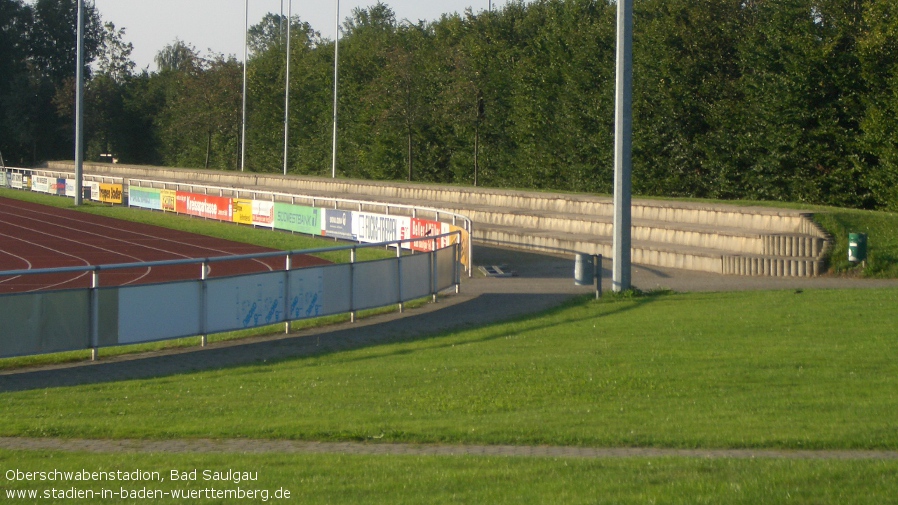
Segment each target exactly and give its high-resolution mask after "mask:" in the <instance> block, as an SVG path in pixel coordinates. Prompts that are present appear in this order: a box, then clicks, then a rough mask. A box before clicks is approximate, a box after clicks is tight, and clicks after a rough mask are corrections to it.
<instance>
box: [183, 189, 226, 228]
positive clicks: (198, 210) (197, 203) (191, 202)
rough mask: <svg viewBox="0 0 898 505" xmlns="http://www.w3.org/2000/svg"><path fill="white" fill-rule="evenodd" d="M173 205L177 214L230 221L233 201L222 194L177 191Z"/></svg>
mask: <svg viewBox="0 0 898 505" xmlns="http://www.w3.org/2000/svg"><path fill="white" fill-rule="evenodd" d="M175 206H176V208H177V212H178V213H179V214H187V215H190V216H197V217H206V218H210V219H218V220H220V221H231V218H232V216H233V215H234V210H233V202H232V201H231V199H230V198H225V197H223V196H209V195H200V194H196V193H187V192H186V191H178V192H177V196H176V202H175Z"/></svg>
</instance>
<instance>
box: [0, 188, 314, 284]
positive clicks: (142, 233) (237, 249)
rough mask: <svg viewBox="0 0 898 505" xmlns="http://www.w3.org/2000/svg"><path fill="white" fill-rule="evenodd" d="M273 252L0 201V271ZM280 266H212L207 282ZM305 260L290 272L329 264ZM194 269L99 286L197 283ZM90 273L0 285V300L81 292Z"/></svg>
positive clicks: (159, 270) (119, 274)
mask: <svg viewBox="0 0 898 505" xmlns="http://www.w3.org/2000/svg"><path fill="white" fill-rule="evenodd" d="M267 251H271V249H267V248H264V247H259V246H255V245H251V244H243V243H239V242H232V241H228V240H223V239H217V238H213V237H207V236H203V235H196V234H192V233H186V232H181V231H177V230H170V229H167V228H161V227H157V226H152V225H146V224H142V223H132V222H129V221H120V220H117V219H111V218H106V217H103V216H95V215H90V214H85V213H81V212H76V211H73V210H69V209H59V208H55V207H46V206H43V205H38V204H33V203H29V202H21V201H18V200H10V199H6V198H0V271H4V270H19V269H38V268H54V267H66V266H84V265H109V264H121V263H136V262H146V261H165V260H177V259H185V258H212V257H222V256H235V255H241V254H251V253H257V252H267ZM283 261H284V260H283V258H270V259H263V260H242V261H232V262H230V261H229V262H225V263H215V264H214V265H213V266H212V268H211V270H210V272H209V276H212V277H223V276H228V275H236V274H242V273H254V272H265V271H272V270H276V269H281V268H283V267H284V263H283ZM327 263H328V262H327V261H326V260H322V259H319V258H315V257H311V256H303V257H294V261H293V265H294V268H295V267H299V266H309V265H316V264H327ZM199 273H200V267H199V265H179V266H169V267H153V268H150V267H141V268H134V269H122V270H113V271H106V272H103V273H102V274H101V279H100V283H101V285H103V286H121V285H127V284H146V283H155V282H165V281H173V280H185V279H197V278H199ZM89 283H90V275H89V274H88V273H86V272H85V273H74V274H56V275H40V276H30V275H28V276H14V277H0V293H11V292H23V291H36V290H42V289H68V288H84V287H87V286H89Z"/></svg>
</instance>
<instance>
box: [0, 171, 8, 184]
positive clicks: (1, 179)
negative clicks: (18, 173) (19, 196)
mask: <svg viewBox="0 0 898 505" xmlns="http://www.w3.org/2000/svg"><path fill="white" fill-rule="evenodd" d="M8 185H9V183H8V179H7V177H6V170H0V188H5V187H7V186H8Z"/></svg>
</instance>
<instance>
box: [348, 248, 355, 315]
mask: <svg viewBox="0 0 898 505" xmlns="http://www.w3.org/2000/svg"><path fill="white" fill-rule="evenodd" d="M354 283H355V247H353V248H352V249H350V250H349V322H350V323H354V322H355V303H354V302H355V300H354V298H355V293H353V290H352V286H353V284H354Z"/></svg>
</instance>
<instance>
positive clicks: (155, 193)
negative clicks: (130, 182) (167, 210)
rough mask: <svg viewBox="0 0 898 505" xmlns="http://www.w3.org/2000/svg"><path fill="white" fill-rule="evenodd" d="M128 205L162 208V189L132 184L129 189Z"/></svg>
mask: <svg viewBox="0 0 898 505" xmlns="http://www.w3.org/2000/svg"><path fill="white" fill-rule="evenodd" d="M128 205H130V206H131V207H140V208H142V209H152V210H162V190H159V189H155V188H139V187H137V186H131V187H130V188H129V189H128Z"/></svg>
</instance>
